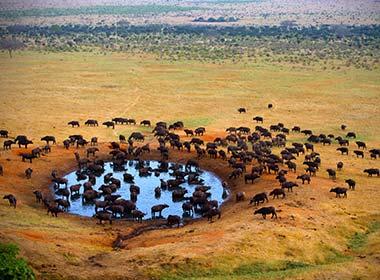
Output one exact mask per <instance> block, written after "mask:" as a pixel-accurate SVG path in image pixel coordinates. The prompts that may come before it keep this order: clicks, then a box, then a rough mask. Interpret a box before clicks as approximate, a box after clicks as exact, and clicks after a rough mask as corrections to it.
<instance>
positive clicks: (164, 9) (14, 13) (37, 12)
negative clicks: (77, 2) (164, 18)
mask: <svg viewBox="0 0 380 280" xmlns="http://www.w3.org/2000/svg"><path fill="white" fill-rule="evenodd" d="M190 10H199V8H197V7H181V6H170V5H138V6H108V5H107V6H100V5H99V6H90V7H78V8H43V9H20V10H7V11H0V17H1V18H20V17H57V16H76V15H144V14H160V13H169V12H183V11H190Z"/></svg>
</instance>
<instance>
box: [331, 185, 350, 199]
mask: <svg viewBox="0 0 380 280" xmlns="http://www.w3.org/2000/svg"><path fill="white" fill-rule="evenodd" d="M330 192H334V193H335V194H336V197H338V198H340V197H341V195H343V197H346V198H347V188H341V187H336V188H332V189H331V190H330Z"/></svg>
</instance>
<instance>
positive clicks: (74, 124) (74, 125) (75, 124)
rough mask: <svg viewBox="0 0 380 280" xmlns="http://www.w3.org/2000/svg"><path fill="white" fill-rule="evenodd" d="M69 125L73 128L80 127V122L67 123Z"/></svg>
mask: <svg viewBox="0 0 380 280" xmlns="http://www.w3.org/2000/svg"><path fill="white" fill-rule="evenodd" d="M67 125H71V126H72V127H80V125H79V122H78V121H70V122H68V123H67Z"/></svg>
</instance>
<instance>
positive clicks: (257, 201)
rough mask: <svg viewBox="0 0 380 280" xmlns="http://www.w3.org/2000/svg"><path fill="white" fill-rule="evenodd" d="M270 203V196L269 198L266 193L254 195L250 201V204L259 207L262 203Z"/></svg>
mask: <svg viewBox="0 0 380 280" xmlns="http://www.w3.org/2000/svg"><path fill="white" fill-rule="evenodd" d="M265 201H266V202H268V201H269V200H268V196H267V194H266V193H265V192H262V193H258V194H256V195H254V196H253V197H252V198H251V200H250V202H249V204H252V203H253V204H254V205H259V204H260V202H261V203H264V202H265Z"/></svg>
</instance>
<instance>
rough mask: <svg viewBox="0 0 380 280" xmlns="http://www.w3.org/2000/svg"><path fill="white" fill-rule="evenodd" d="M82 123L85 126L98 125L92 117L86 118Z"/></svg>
mask: <svg viewBox="0 0 380 280" xmlns="http://www.w3.org/2000/svg"><path fill="white" fill-rule="evenodd" d="M84 124H85V125H87V126H99V124H98V121H97V120H92V119H89V120H87V121H86V122H85V123H84Z"/></svg>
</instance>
